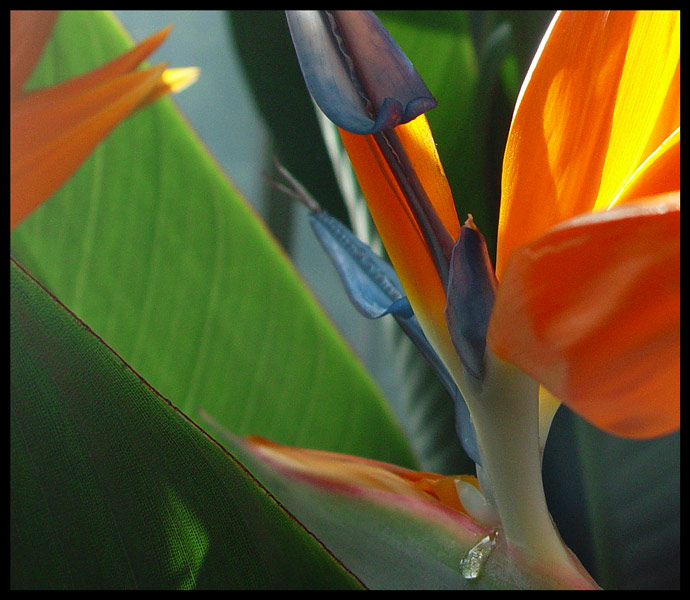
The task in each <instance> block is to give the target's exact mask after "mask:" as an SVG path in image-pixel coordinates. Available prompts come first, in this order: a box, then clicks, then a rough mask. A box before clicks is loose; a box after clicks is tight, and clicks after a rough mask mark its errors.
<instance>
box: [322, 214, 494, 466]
mask: <svg viewBox="0 0 690 600" xmlns="http://www.w3.org/2000/svg"><path fill="white" fill-rule="evenodd" d="M309 219H310V222H311V226H312V228H313V230H314V233H315V234H316V237H317V239H318V240H319V242H320V243H321V246H322V247H323V248H324V250H325V251H326V253H327V254H328V256H329V258H330V259H331V261H332V262H333V264H334V266H335V268H336V271H337V272H338V275H339V276H340V279H341V280H342V282H343V285H344V286H345V290H346V291H347V295H348V296H349V298H350V300H351V301H352V303H353V304H354V306H355V307H356V308H357V310H359V312H360V313H362V314H363V315H364V316H365V317H368V318H370V319H376V318H379V317H382V316H383V315H386V314H391V315H393V317H394V318H395V320H396V321H397V322H398V324H399V325H400V327H401V328H402V330H403V331H404V332H405V333H406V334H407V336H408V337H409V338H410V339H411V340H412V342H413V343H414V345H415V346H416V347H417V348H418V349H419V351H420V352H421V353H422V356H424V358H425V359H426V360H427V361H428V362H429V364H430V365H431V367H432V368H433V369H434V371H435V372H436V374H437V375H438V377H439V379H440V380H441V383H443V385H444V387H445V388H446V389H447V390H448V392H449V393H450V395H451V397H452V398H453V401H454V403H455V421H456V430H457V433H458V437H459V438H460V441H461V442H462V446H463V448H464V449H465V452H466V453H467V455H468V456H469V457H470V458H471V459H472V460H473V461H474V462H475V463H477V464H481V457H480V454H479V449H478V446H477V438H476V434H475V431H474V426H473V425H472V420H471V418H470V413H469V410H468V409H467V406H466V405H465V401H464V399H463V397H462V394H461V393H460V390H459V389H458V387H457V386H456V385H455V382H454V381H453V378H452V377H451V376H450V373H448V370H447V369H446V367H445V365H444V364H443V362H442V361H441V359H440V358H439V357H438V355H437V354H436V352H435V351H434V349H433V348H432V346H431V344H430V343H429V341H428V340H427V338H426V336H425V335H424V332H423V331H422V328H421V326H420V325H419V322H418V321H417V318H416V317H415V316H414V313H413V311H412V308H411V306H410V303H409V302H408V300H407V297H406V296H405V295H404V292H403V289H402V285H401V284H400V280H399V279H398V276H397V274H396V273H395V271H394V270H393V267H391V266H390V264H388V263H387V262H386V261H384V260H383V259H382V258H380V257H379V256H378V255H377V254H375V253H374V252H373V250H372V249H371V248H369V246H367V245H366V244H364V243H363V242H362V241H360V240H359V239H357V238H356V237H355V236H354V234H353V233H352V232H351V231H350V230H349V229H348V228H347V227H345V225H343V224H342V223H341V222H340V221H338V220H337V219H336V218H335V217H332V216H331V215H329V214H328V213H327V212H325V211H322V210H314V211H311V212H310V214H309Z"/></svg>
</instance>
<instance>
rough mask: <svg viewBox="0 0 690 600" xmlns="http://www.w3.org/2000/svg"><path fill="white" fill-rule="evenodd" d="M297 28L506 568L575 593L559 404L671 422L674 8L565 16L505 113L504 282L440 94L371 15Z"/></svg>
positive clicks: (304, 59) (676, 127)
mask: <svg viewBox="0 0 690 600" xmlns="http://www.w3.org/2000/svg"><path fill="white" fill-rule="evenodd" d="M288 22H289V24H290V29H291V33H292V36H293V41H294V43H295V47H296V50H297V54H298V58H299V60H300V64H301V66H302V70H303V73H304V76H305V79H306V81H307V85H308V87H309V89H310V91H311V93H312V95H313V96H314V99H315V101H316V102H317V104H318V105H319V107H320V108H321V110H322V111H323V112H324V113H325V114H326V115H327V116H328V117H329V118H330V119H331V120H332V121H333V122H334V123H335V124H336V125H338V127H339V128H340V132H341V137H342V140H343V143H344V145H345V148H346V149H347V152H348V154H349V156H350V158H351V161H352V164H353V167H354V169H355V172H356V174H357V178H358V180H359V183H360V186H361V188H362V192H363V194H364V196H365V198H366V199H367V203H368V205H369V208H370V212H371V214H372V217H373V219H374V222H375V224H376V226H377V228H378V230H379V233H380V235H381V238H382V240H383V242H384V245H385V247H386V250H387V253H388V255H389V256H390V258H391V262H392V263H393V266H394V268H395V271H396V272H397V276H398V277H399V279H400V282H401V284H402V288H403V289H404V294H405V296H406V298H407V301H409V305H410V306H411V308H412V310H413V311H414V315H415V317H416V318H417V320H418V322H419V324H420V325H421V329H422V330H423V333H424V336H425V339H426V340H428V343H429V344H430V346H431V347H432V348H433V353H434V354H435V356H436V358H437V361H438V362H439V363H440V364H441V365H442V369H441V370H442V371H443V372H445V373H448V374H449V376H450V378H451V379H452V381H453V383H454V384H455V386H457V390H458V392H459V395H461V396H462V398H464V401H465V402H466V404H467V407H468V408H469V414H470V418H471V422H472V424H473V429H474V433H475V436H476V441H477V444H478V457H477V459H476V460H477V462H478V463H481V468H478V475H479V479H480V483H481V487H482V491H483V492H484V494H485V496H486V499H487V501H488V502H489V503H490V504H492V505H493V506H494V507H495V508H496V509H497V511H498V514H499V516H500V524H501V528H502V530H503V532H504V534H505V536H506V538H507V541H508V543H509V545H510V547H511V549H512V552H513V554H514V556H515V559H516V560H518V561H527V562H528V563H530V562H531V561H536V562H538V563H540V564H542V565H546V567H547V568H549V569H551V570H553V571H555V572H561V573H563V574H564V577H565V578H566V579H570V581H571V582H572V584H573V585H586V584H587V582H588V581H589V579H588V576H587V575H586V574H585V573H584V572H583V570H582V568H581V567H580V565H579V563H578V562H577V559H575V558H574V557H573V556H572V554H571V553H570V551H569V550H568V549H567V548H566V547H565V546H564V545H563V543H562V541H561V539H560V537H559V535H558V533H557V532H556V530H555V527H554V525H553V523H552V521H551V518H550V515H549V513H548V509H547V506H546V501H545V498H544V492H543V486H542V480H541V450H542V448H543V443H544V440H545V437H546V433H547V432H548V428H549V425H550V422H551V418H552V416H553V413H554V411H555V409H556V408H557V406H558V404H559V402H564V403H566V404H567V405H568V406H569V407H570V408H571V409H573V410H574V411H576V412H577V413H579V414H580V415H581V416H583V417H584V418H585V419H587V420H588V421H590V422H591V423H593V424H594V425H596V426H598V427H600V428H601V429H603V430H605V431H608V432H610V433H614V434H617V435H622V436H626V437H631V438H638V439H642V438H649V437H653V436H658V435H664V434H667V433H670V432H673V431H675V430H677V429H678V427H679V403H680V390H679V344H680V333H679V332H680V326H679V314H680V301H679V293H680V273H679V255H680V252H679V244H680V58H679V54H680V17H679V15H678V14H677V13H674V12H613V13H609V12H594V11H592V12H565V13H558V14H557V15H556V17H555V18H554V20H553V22H552V24H551V26H550V27H549V30H548V31H547V33H546V35H545V37H544V39H543V41H542V44H541V46H540V48H539V51H538V52H537V55H536V57H535V59H534V62H533V64H532V66H531V68H530V70H529V72H528V75H527V77H526V79H525V82H524V84H523V87H522V89H521V91H520V94H519V97H518V101H517V105H516V109H515V113H514V115H513V121H512V125H511V130H510V134H509V138H508V142H507V146H506V152H505V158H504V166H503V180H502V199H501V214H500V223H499V232H498V253H497V264H496V271H495V274H494V270H493V268H492V266H491V262H490V260H489V258H488V254H487V252H486V247H485V244H484V240H483V237H482V236H481V233H480V232H479V230H478V228H477V226H476V225H475V224H474V223H473V220H472V218H471V217H469V218H468V219H467V221H466V222H465V223H464V225H462V226H461V225H460V220H459V219H458V217H457V214H456V211H455V205H454V203H453V199H452V196H451V193H450V190H449V188H448V184H447V181H446V179H445V176H444V174H443V169H442V167H441V163H440V160H439V156H438V153H437V151H436V147H435V145H434V141H433V138H432V136H431V132H430V130H429V127H428V124H427V122H426V119H425V117H424V115H423V114H422V113H423V112H425V111H426V110H429V109H430V108H432V107H433V106H434V104H435V102H434V101H433V98H432V96H431V93H430V92H429V91H428V90H427V89H426V87H425V86H424V84H423V82H422V81H421V79H420V78H419V76H418V75H417V74H416V72H415V71H414V69H413V67H412V65H411V64H410V63H409V61H407V59H406V58H405V57H404V55H403V54H402V52H401V51H400V49H399V48H398V47H397V46H396V45H395V43H394V42H393V41H392V40H391V39H390V37H389V36H388V34H387V33H386V32H385V30H384V29H383V27H382V26H381V25H380V23H379V22H378V21H377V20H376V18H375V17H374V16H373V15H372V14H370V13H360V12H342V11H333V12H327V13H323V14H321V13H316V12H313V11H305V12H302V11H297V12H289V14H288ZM461 84H462V82H458V85H461ZM329 253H330V251H329ZM395 302H396V303H395V304H392V305H391V306H392V308H391V310H390V312H392V313H393V314H394V315H395V314H396V313H395V310H394V309H393V307H397V306H399V305H400V300H399V299H398V300H395Z"/></svg>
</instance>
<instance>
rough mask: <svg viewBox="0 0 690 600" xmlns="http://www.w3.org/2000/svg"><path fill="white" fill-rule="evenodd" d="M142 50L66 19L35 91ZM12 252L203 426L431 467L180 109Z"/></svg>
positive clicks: (153, 120) (33, 226)
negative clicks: (206, 417)
mask: <svg viewBox="0 0 690 600" xmlns="http://www.w3.org/2000/svg"><path fill="white" fill-rule="evenodd" d="M172 35H174V33H173V34H172ZM219 43H222V40H219ZM129 46H131V42H130V41H129V40H128V39H127V37H126V35H125V34H124V32H123V31H122V30H121V28H120V27H119V25H118V24H117V23H116V22H115V21H114V19H113V18H112V17H111V16H110V15H108V14H106V13H100V12H72V11H69V12H65V13H63V14H62V15H61V16H60V19H59V21H58V24H57V28H56V30H55V32H54V35H53V37H52V38H51V40H50V42H49V44H48V46H47V48H46V50H45V52H44V55H43V57H42V60H41V63H40V65H39V67H38V68H37V71H36V72H35V73H34V75H33V78H32V83H33V85H34V86H38V85H51V84H54V83H56V82H57V81H60V80H62V79H64V78H65V77H67V76H69V75H73V74H76V73H80V72H84V71H87V70H88V69H91V68H93V67H95V66H97V65H100V64H102V63H103V62H104V61H105V60H107V59H108V58H111V57H112V56H114V55H116V54H118V53H120V52H122V51H124V50H125V49H126V48H128V47H129ZM228 108H229V110H231V107H228ZM11 252H12V254H13V255H14V256H16V257H17V258H18V259H19V260H20V261H21V262H22V264H24V265H25V266H26V267H27V269H28V270H29V271H30V272H32V273H33V274H34V275H35V276H36V277H37V278H38V279H39V280H40V281H41V282H42V283H43V284H44V285H46V286H47V287H48V288H49V289H50V290H51V292H53V293H54V294H55V295H56V296H58V297H59V298H60V300H61V301H62V302H64V303H65V305H66V306H68V307H69V308H70V310H72V311H73V312H75V314H77V315H78V316H79V318H80V319H82V320H83V321H84V322H86V323H88V325H89V326H90V327H92V328H93V330H94V331H95V332H96V333H97V335H99V336H100V337H101V338H102V339H104V340H106V341H107V343H108V344H109V345H111V346H112V347H113V348H114V349H115V350H116V351H117V352H118V354H120V355H121V356H122V357H123V358H124V359H125V360H126V361H127V362H128V363H129V364H131V365H132V366H133V368H135V369H136V370H137V372H138V373H140V374H141V375H142V376H143V377H144V378H145V379H146V380H147V381H150V382H151V384H152V385H153V386H154V387H155V388H156V389H158V390H160V392H161V393H162V394H163V395H165V396H166V397H167V398H170V399H171V400H172V401H173V402H174V403H175V405H176V406H177V407H178V408H180V409H181V410H183V411H185V412H186V413H187V414H189V415H190V416H194V414H195V413H196V411H197V410H199V409H200V408H203V409H205V410H207V411H208V412H209V413H211V414H213V415H214V416H215V417H216V418H217V419H218V420H220V421H221V422H222V423H223V425H224V426H225V427H227V428H228V429H229V430H231V431H233V432H235V433H237V434H240V435H242V434H245V433H256V434H259V435H263V436H266V437H269V438H271V439H274V440H279V441H282V442H284V443H293V444H297V445H303V446H313V447H322V448H328V449H331V450H335V451H343V452H348V453H352V454H359V455H364V456H370V457H374V458H379V459H381V460H388V461H390V462H395V463H398V464H402V465H407V466H414V465H415V464H416V460H415V458H414V456H413V454H412V452H411V450H410V447H409V445H408V443H407V442H406V440H405V439H404V437H403V435H402V433H401V430H400V428H399V426H398V424H397V422H396V420H395V418H394V417H393V415H392V412H391V411H390V410H389V408H388V407H387V406H386V405H385V403H384V401H383V400H382V398H381V394H380V392H379V390H378V389H377V388H376V387H375V386H374V384H373V383H372V381H371V379H370V378H369V376H368V375H367V374H366V372H365V371H364V369H363V368H362V366H361V364H360V363H359V362H358V361H357V360H356V359H355V358H354V357H353V356H352V354H351V352H350V351H349V349H348V348H347V347H346V346H345V344H344V342H343V341H342V338H341V337H340V336H339V334H338V333H337V332H336V331H335V330H334V328H333V327H332V325H331V324H330V322H329V321H328V320H327V318H326V317H325V316H324V314H323V312H322V311H321V309H320V308H319V307H318V305H317V304H316V302H315V301H314V299H313V297H312V296H311V294H310V293H309V291H308V290H307V289H306V288H305V286H304V284H303V282H302V281H301V280H300V278H299V277H298V276H297V274H296V272H295V270H294V268H293V267H292V265H291V264H290V263H289V262H288V260H287V259H286V257H285V256H284V254H283V253H282V251H281V250H280V248H279V246H278V245H277V244H276V242H275V240H274V239H273V238H272V236H271V235H270V233H269V232H268V231H267V229H266V227H265V225H264V224H263V223H261V222H260V221H259V220H258V219H257V217H256V215H255V214H254V212H253V211H252V209H251V208H250V207H249V206H248V205H247V204H246V202H245V201H244V200H243V199H242V198H240V197H239V195H238V193H237V191H236V190H235V189H234V188H233V186H232V185H231V184H230V183H229V182H228V181H227V179H226V178H225V176H224V175H223V174H222V173H221V172H220V171H219V170H218V168H217V166H216V163H215V162H214V161H213V159H212V158H211V157H210V156H209V155H208V153H207V152H206V150H205V148H204V147H203V146H202V145H201V143H200V142H199V140H198V139H197V138H196V137H195V135H194V134H193V132H192V131H190V129H189V127H188V126H187V124H186V123H185V121H184V119H183V118H182V117H181V116H180V114H179V113H178V112H177V110H176V109H175V107H174V104H173V102H172V101H171V100H170V99H167V98H166V99H163V100H160V101H158V102H156V103H155V104H154V105H152V106H150V107H147V108H146V109H144V110H141V111H140V112H138V113H137V114H135V115H133V116H132V117H131V118H129V119H127V120H126V121H125V122H124V123H122V124H121V125H120V126H118V128H117V129H116V130H115V131H114V132H113V133H112V134H111V135H110V136H109V137H108V138H107V139H106V140H105V141H104V142H103V143H102V144H101V145H100V146H99V147H98V148H97V149H96V150H95V151H94V153H93V154H92V156H91V157H90V158H89V159H88V160H87V161H86V162H85V163H84V165H82V167H81V168H80V169H79V171H78V172H77V173H76V174H75V176H74V177H73V178H72V179H71V180H70V181H69V182H68V183H67V184H66V185H65V186H64V187H63V188H61V189H60V190H59V191H58V193H56V194H55V195H54V197H52V198H51V199H49V200H48V201H47V202H46V203H45V204H44V205H43V206H41V208H39V209H38V210H37V211H36V212H35V213H34V214H33V215H31V216H30V217H29V218H28V219H27V220H26V221H25V222H24V223H22V224H21V225H20V226H19V227H18V228H17V229H16V230H15V231H14V233H13V235H12V238H11ZM372 432H376V435H371V433H372Z"/></svg>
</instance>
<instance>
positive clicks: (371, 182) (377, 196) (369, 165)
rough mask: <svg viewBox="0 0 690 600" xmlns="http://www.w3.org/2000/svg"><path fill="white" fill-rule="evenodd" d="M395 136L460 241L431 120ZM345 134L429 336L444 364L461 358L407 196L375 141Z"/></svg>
mask: <svg viewBox="0 0 690 600" xmlns="http://www.w3.org/2000/svg"><path fill="white" fill-rule="evenodd" d="M395 132H396V133H397V134H398V136H399V137H400V140H401V141H402V143H403V145H404V147H405V149H406V151H407V154H408V156H409V158H410V162H411V163H412V165H413V167H414V169H415V171H416V173H417V175H418V177H419V180H420V182H421V184H422V186H423V187H424V190H425V191H426V193H427V195H428V197H429V199H430V200H431V202H432V204H433V205H434V209H435V210H436V212H437V214H438V215H439V217H440V219H441V222H442V223H443V224H444V225H445V227H446V229H447V230H448V232H449V233H450V235H451V236H452V237H453V239H457V237H458V235H459V233H460V223H459V221H458V218H457V214H456V212H455V206H454V204H453V198H452V195H451V193H450V188H449V186H448V182H447V180H446V177H445V174H444V172H443V168H442V167H441V163H440V160H439V158H438V154H437V152H436V146H435V144H434V140H433V137H432V135H431V131H430V129H429V125H428V123H427V120H426V117H425V116H424V115H421V116H419V117H417V118H416V119H415V120H413V121H411V122H409V123H406V124H405V125H400V126H398V127H396V128H395ZM340 135H341V137H342V140H343V143H344V145H345V149H346V150H347V153H348V154H349V156H350V160H351V162H352V166H353V168H354V170H355V173H356V175H357V180H358V181H359V184H360V187H361V189H362V193H363V194H364V197H365V198H366V201H367V204H368V206H369V211H370V212H371V215H372V218H373V220H374V223H375V224H376V227H377V229H378V232H379V234H380V236H381V239H382V240H383V244H384V246H385V248H386V251H387V252H388V255H389V257H390V259H391V262H392V263H393V266H394V267H395V270H396V272H397V274H398V276H399V277H400V281H401V283H402V285H403V288H404V289H405V293H406V294H407V297H408V299H409V301H410V304H411V306H412V308H413V310H414V312H415V314H416V315H417V318H418V319H419V321H420V324H421V325H422V328H423V329H424V332H425V334H426V335H427V337H428V338H429V340H430V342H431V343H432V345H433V346H434V347H435V349H436V351H437V352H438V353H439V354H440V355H441V356H442V358H443V359H444V360H447V359H448V358H449V357H451V356H452V357H455V352H454V350H453V346H452V343H451V341H450V336H449V335H448V330H447V327H446V323H445V318H444V316H443V310H444V308H445V304H446V295H445V290H444V289H443V286H442V285H441V280H440V278H439V276H438V273H437V271H436V268H435V266H434V261H433V259H432V256H431V253H430V251H429V249H428V247H427V245H426V242H425V240H424V236H423V235H422V233H421V231H420V229H419V227H418V226H417V223H416V222H415V219H414V216H413V215H412V213H411V211H410V209H409V207H408V204H407V202H406V200H405V196H404V194H403V192H402V191H401V190H400V187H399V186H398V184H397V182H396V181H395V178H394V176H393V174H392V172H391V171H390V169H389V167H388V165H387V164H386V162H385V160H384V157H383V155H382V154H381V152H380V150H379V149H378V147H377V145H376V142H375V141H374V138H373V136H362V135H356V134H352V133H349V132H347V131H343V130H340ZM441 347H442V348H441ZM440 348H441V349H440ZM455 360H457V357H455Z"/></svg>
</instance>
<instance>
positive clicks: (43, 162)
mask: <svg viewBox="0 0 690 600" xmlns="http://www.w3.org/2000/svg"><path fill="white" fill-rule="evenodd" d="M169 31H170V27H166V28H165V29H163V30H161V31H159V32H158V33H156V34H154V35H152V36H150V37H149V38H147V39H146V40H144V41H143V42H141V43H140V44H138V45H137V46H135V47H134V48H132V49H131V50H130V51H128V52H126V53H124V54H122V55H121V56H118V57H117V58H115V59H114V60H112V61H110V62H109V63H107V64H106V65H104V66H102V67H100V68H99V69H96V70H94V71H91V72H89V73H86V74H84V75H80V76H78V77H75V78H73V79H70V80H68V81H65V82H63V83H61V84H59V85H56V86H54V87H51V88H46V89H43V90H39V91H37V92H33V93H31V94H29V95H27V96H24V97H22V98H21V99H20V100H18V101H16V102H13V103H12V104H11V110H10V132H11V139H10V151H11V154H10V158H11V160H10V163H11V167H10V183H11V186H10V189H11V202H10V227H11V228H14V227H15V226H16V225H17V224H18V223H20V222H21V221H22V220H23V219H24V218H25V217H26V216H27V215H29V214H30V213H31V212H32V211H33V210H34V209H35V208H36V207H38V206H39V205H40V204H41V203H42V202H43V201H44V200H46V199H47V198H48V197H49V196H51V195H52V194H53V193H54V192H55V191H56V190H57V189H58V188H59V187H60V186H61V185H62V184H63V183H64V182H65V181H66V180H67V179H68V178H69V177H70V176H71V175H72V173H74V171H75V170H76V169H77V168H78V167H79V165H80V164H81V163H82V162H83V161H84V160H85V159H86V157H87V156H88V155H89V154H90V153H91V151H92V150H93V149H94V148H95V147H96V145H97V144H98V143H99V142H100V141H101V140H102V139H103V138H105V136H106V135H107V134H108V133H109V132H110V131H111V130H112V129H113V128H114V127H115V126H116V125H117V124H118V123H119V122H120V121H122V120H123V119H125V118H126V117H127V116H128V115H129V114H130V113H131V112H133V111H134V110H136V109H137V108H139V107H140V106H143V105H145V104H147V103H149V102H152V101H154V100H156V99H157V98H159V97H160V96H162V95H163V94H165V93H167V92H169V91H171V90H173V91H179V90H180V89H183V88H184V87H185V86H186V85H189V84H190V82H193V81H194V80H195V79H196V77H197V75H198V70H197V69H170V70H167V71H164V70H163V69H164V65H159V66H157V67H153V68H151V69H148V70H146V71H136V72H133V71H134V69H136V68H137V67H138V65H139V63H141V61H143V60H144V59H145V58H146V57H147V56H148V55H149V54H150V53H151V52H153V51H154V50H155V49H156V48H157V47H158V46H159V45H160V44H161V42H162V41H163V40H164V39H165V37H166V36H167V34H168V33H169Z"/></svg>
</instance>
